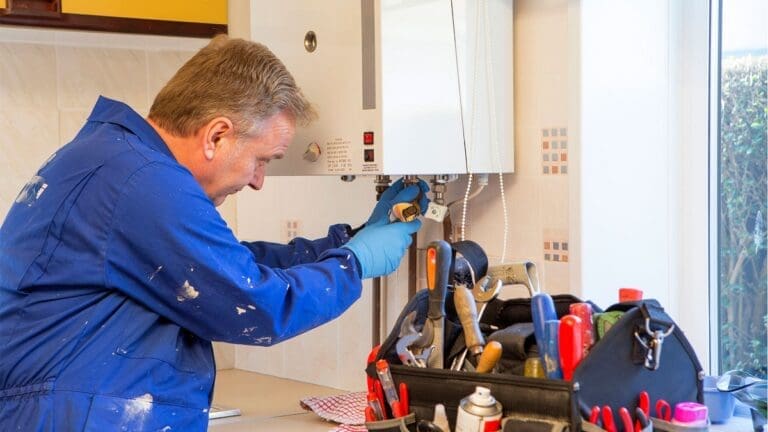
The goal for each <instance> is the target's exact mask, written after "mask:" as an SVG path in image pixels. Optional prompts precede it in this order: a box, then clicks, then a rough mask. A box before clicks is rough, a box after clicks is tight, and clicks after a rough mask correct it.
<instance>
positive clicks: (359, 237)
mask: <svg viewBox="0 0 768 432" xmlns="http://www.w3.org/2000/svg"><path fill="white" fill-rule="evenodd" d="M417 189H418V188H417ZM414 198H415V196H414ZM419 228H421V221H420V220H418V219H417V220H414V221H412V222H395V223H391V224H386V223H385V224H383V225H382V224H379V225H371V226H366V227H365V228H363V229H362V230H360V232H358V233H357V234H355V236H354V237H352V238H351V239H350V240H349V242H347V244H345V245H344V246H343V247H345V248H347V249H349V250H351V251H352V252H353V253H354V254H355V256H356V257H357V261H358V262H359V263H360V269H361V274H362V278H363V279H367V278H372V277H377V276H385V275H388V274H389V273H392V271H394V270H395V269H396V268H397V266H398V265H400V260H401V259H402V258H403V255H404V254H405V251H406V249H408V246H410V245H411V234H413V233H415V232H416V231H418V230H419Z"/></svg>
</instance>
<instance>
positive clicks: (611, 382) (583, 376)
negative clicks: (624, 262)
mask: <svg viewBox="0 0 768 432" xmlns="http://www.w3.org/2000/svg"><path fill="white" fill-rule="evenodd" d="M611 311H620V312H624V314H623V315H622V316H621V318H619V320H618V321H617V322H616V323H614V324H613V326H612V327H611V328H610V330H609V331H608V332H607V333H606V334H605V336H604V337H603V338H601V339H600V340H598V341H597V343H595V345H594V346H592V348H591V349H590V351H589V354H588V355H587V356H586V357H585V358H584V359H583V360H582V361H581V363H579V365H578V366H577V367H576V370H575V371H574V373H573V382H574V385H577V386H578V399H579V407H580V409H581V410H582V412H584V411H585V410H586V411H587V412H588V410H589V407H591V406H594V405H599V406H603V405H609V406H611V408H612V409H613V410H614V412H615V411H616V410H617V409H618V408H619V407H622V406H623V407H626V408H628V409H629V411H630V412H634V410H635V407H637V404H638V394H639V392H641V391H646V392H648V394H649V396H650V398H651V404H650V405H651V410H652V412H651V416H652V417H655V412H653V408H654V405H655V404H656V402H657V401H658V400H659V399H664V400H666V401H667V402H668V403H669V405H670V406H672V407H674V406H675V405H676V404H678V403H679V402H686V401H689V402H699V403H703V400H704V399H703V397H704V396H703V388H702V386H703V378H704V372H703V370H702V368H701V364H700V363H699V360H698V358H697V357H696V353H695V352H694V351H693V347H691V344H690V342H688V339H687V338H686V337H685V334H683V331H682V330H681V329H680V327H679V326H678V325H677V324H675V322H674V321H673V320H672V318H671V317H670V316H669V315H667V313H666V312H664V309H663V308H662V307H661V305H660V304H659V303H658V302H657V301H656V300H644V301H639V302H627V303H617V304H615V305H613V306H611V307H610V308H608V309H607V310H606V312H611Z"/></svg>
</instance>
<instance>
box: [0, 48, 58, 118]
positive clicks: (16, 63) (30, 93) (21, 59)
mask: <svg viewBox="0 0 768 432" xmlns="http://www.w3.org/2000/svg"><path fill="white" fill-rule="evenodd" d="M0 59H2V60H1V61H0V109H18V108H30V107H40V108H45V109H51V108H56V56H55V51H54V48H53V47H52V46H51V45H44V44H30V43H7V42H0Z"/></svg>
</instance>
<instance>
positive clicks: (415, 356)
mask: <svg viewBox="0 0 768 432" xmlns="http://www.w3.org/2000/svg"><path fill="white" fill-rule="evenodd" d="M415 320H416V312H415V311H414V312H411V313H410V314H408V316H406V318H405V319H404V320H403V323H402V324H401V326H400V339H398V340H397V343H396V344H395V347H396V349H397V356H398V357H400V361H401V362H402V363H403V364H404V365H406V366H414V367H422V368H423V367H427V361H428V359H429V356H430V355H431V354H432V349H433V348H434V347H433V346H430V345H429V344H430V343H431V342H432V327H431V326H429V325H426V324H425V325H424V328H423V329H422V332H421V333H420V332H418V331H417V330H416V327H415V326H414V321H415ZM427 323H430V321H427ZM414 351H418V352H414Z"/></svg>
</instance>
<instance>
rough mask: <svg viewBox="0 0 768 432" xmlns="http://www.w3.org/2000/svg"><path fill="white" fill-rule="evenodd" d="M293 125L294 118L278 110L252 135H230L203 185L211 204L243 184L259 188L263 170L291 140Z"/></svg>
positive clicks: (232, 192) (221, 199) (238, 189)
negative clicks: (205, 184)
mask: <svg viewBox="0 0 768 432" xmlns="http://www.w3.org/2000/svg"><path fill="white" fill-rule="evenodd" d="M295 132H296V126H295V122H294V120H293V118H291V116H289V115H287V114H283V113H278V114H276V115H274V116H272V117H270V118H269V119H267V120H266V121H265V122H264V125H263V127H262V130H261V133H260V134H259V135H258V136H255V137H244V138H241V139H239V140H235V139H231V140H229V141H228V142H227V143H226V144H225V145H224V146H222V147H221V148H220V149H219V150H218V151H217V152H218V153H219V154H218V155H217V157H216V158H215V159H218V161H217V163H216V166H215V167H214V170H215V171H214V173H213V178H212V181H211V183H210V184H209V185H208V186H207V187H205V189H206V193H207V194H208V196H209V197H210V198H211V200H212V201H213V203H214V205H216V206H219V205H221V204H222V203H223V202H224V200H225V199H226V198H227V196H229V195H232V194H235V193H237V192H239V191H240V190H242V189H243V188H244V187H246V186H250V187H251V188H252V189H255V190H259V189H261V187H262V185H263V184H264V171H265V169H266V166H267V164H268V163H269V161H271V160H272V159H281V158H282V157H283V156H284V155H285V152H286V150H287V149H288V145H289V144H290V143H291V141H292V140H293V136H294V135H295Z"/></svg>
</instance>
